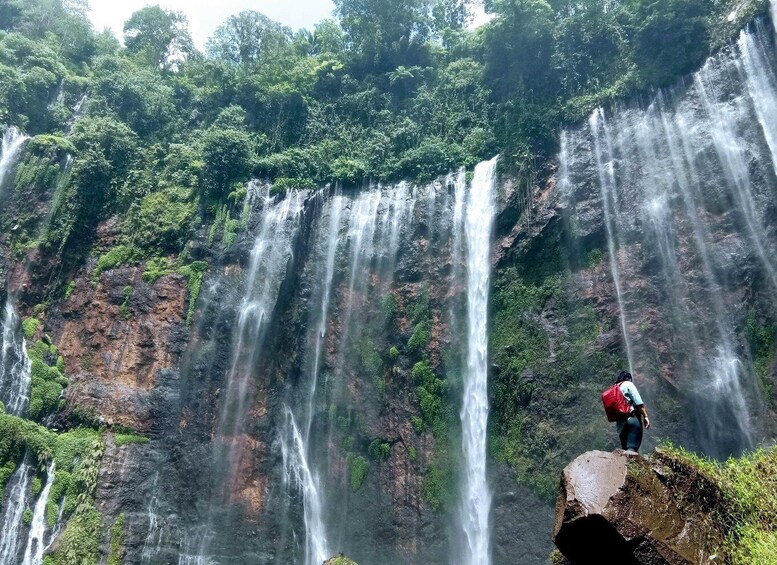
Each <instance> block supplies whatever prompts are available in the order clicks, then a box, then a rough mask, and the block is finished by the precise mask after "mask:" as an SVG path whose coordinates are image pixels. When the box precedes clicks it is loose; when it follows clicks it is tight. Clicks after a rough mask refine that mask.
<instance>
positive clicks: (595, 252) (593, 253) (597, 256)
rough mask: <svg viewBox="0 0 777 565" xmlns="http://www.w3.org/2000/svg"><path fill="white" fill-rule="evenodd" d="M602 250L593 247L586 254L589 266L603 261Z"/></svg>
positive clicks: (592, 266) (591, 266) (586, 261)
mask: <svg viewBox="0 0 777 565" xmlns="http://www.w3.org/2000/svg"><path fill="white" fill-rule="evenodd" d="M602 256H603V253H602V250H601V249H599V248H596V249H591V250H590V251H589V252H588V255H586V258H585V264H586V266H587V267H588V268H591V269H592V268H594V267H596V266H597V265H599V263H601V262H602Z"/></svg>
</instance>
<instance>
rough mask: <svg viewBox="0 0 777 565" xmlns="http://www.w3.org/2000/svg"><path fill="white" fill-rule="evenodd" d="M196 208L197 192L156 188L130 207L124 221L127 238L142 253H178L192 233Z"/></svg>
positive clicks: (183, 189) (172, 188) (176, 188)
mask: <svg viewBox="0 0 777 565" xmlns="http://www.w3.org/2000/svg"><path fill="white" fill-rule="evenodd" d="M196 211H197V191H194V190H191V189H188V188H185V187H178V186H173V187H166V188H162V189H160V190H156V191H154V192H152V193H151V194H147V195H146V196H144V197H143V199H142V200H141V201H140V203H139V205H138V204H135V205H133V206H132V207H131V208H130V210H129V212H128V214H127V218H126V220H125V222H124V224H125V225H124V232H125V233H126V235H127V241H129V242H130V243H131V245H132V246H133V247H135V248H137V249H140V250H143V252H144V253H143V255H144V256H149V255H154V254H157V253H179V252H180V250H181V249H183V247H184V245H185V244H186V242H187V241H188V240H189V237H190V236H191V234H192V231H193V227H194V221H195V217H196ZM138 258H139V257H138ZM136 259H137V258H136Z"/></svg>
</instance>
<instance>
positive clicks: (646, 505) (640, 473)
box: [553, 450, 723, 565]
mask: <svg viewBox="0 0 777 565" xmlns="http://www.w3.org/2000/svg"><path fill="white" fill-rule="evenodd" d="M722 503H723V495H722V493H721V492H720V489H719V488H718V487H717V486H716V485H715V484H714V483H713V482H712V481H710V480H709V479H708V478H707V477H705V476H704V475H702V474H701V473H700V472H699V471H698V470H697V469H695V468H693V467H691V466H689V465H687V464H684V463H683V462H682V461H681V460H678V459H677V458H674V457H671V456H670V455H668V454H666V453H663V452H661V451H660V450H659V451H657V452H656V453H655V454H653V455H652V456H651V457H650V458H645V457H641V456H639V455H635V454H626V453H625V452H623V451H620V450H618V451H615V452H613V453H607V452H604V451H589V452H588V453H584V454H583V455H581V456H579V457H578V458H577V459H575V460H574V461H572V463H570V464H569V465H568V466H567V467H566V469H564V472H563V474H562V479H561V492H560V493H559V497H558V502H557V505H556V524H555V527H554V530H553V541H554V542H555V543H556V546H557V547H558V549H559V550H560V551H561V553H562V554H563V555H564V557H566V559H567V560H569V562H571V563H572V564H577V563H581V564H588V563H600V564H608V563H612V564H618V565H624V564H636V563H644V564H651V565H652V564H659V563H671V564H673V565H674V564H678V565H679V564H686V563H711V562H712V563H714V562H717V558H719V557H720V556H719V555H716V553H717V551H718V549H719V548H721V547H722V545H723V536H722V534H721V533H720V532H718V531H716V529H715V528H714V527H713V526H712V524H711V523H710V512H711V511H712V510H713V509H715V507H716V506H717V505H719V504H722Z"/></svg>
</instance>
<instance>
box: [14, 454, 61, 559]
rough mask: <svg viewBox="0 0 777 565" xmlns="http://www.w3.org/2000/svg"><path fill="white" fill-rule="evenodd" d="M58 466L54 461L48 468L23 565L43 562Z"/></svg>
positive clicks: (33, 516)
mask: <svg viewBox="0 0 777 565" xmlns="http://www.w3.org/2000/svg"><path fill="white" fill-rule="evenodd" d="M55 471H56V466H55V464H54V462H53V461H52V462H51V463H50V464H49V466H48V469H47V470H46V484H45V486H44V487H43V490H42V491H41V492H40V495H38V500H37V501H36V502H35V509H34V510H33V513H32V522H31V523H30V533H29V534H28V536H27V547H26V548H25V550H24V559H23V560H22V565H41V563H43V551H44V549H45V547H46V546H45V545H44V536H45V534H46V504H48V502H49V493H50V492H51V485H52V484H54V474H55Z"/></svg>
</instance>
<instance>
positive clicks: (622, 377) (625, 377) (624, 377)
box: [615, 371, 632, 384]
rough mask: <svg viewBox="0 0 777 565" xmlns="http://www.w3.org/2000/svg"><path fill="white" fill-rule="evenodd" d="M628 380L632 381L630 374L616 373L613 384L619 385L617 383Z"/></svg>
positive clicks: (625, 372)
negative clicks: (616, 376)
mask: <svg viewBox="0 0 777 565" xmlns="http://www.w3.org/2000/svg"><path fill="white" fill-rule="evenodd" d="M630 380H632V378H631V373H629V372H628V371H621V372H620V373H618V378H617V379H615V384H619V383H622V382H623V381H630Z"/></svg>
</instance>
